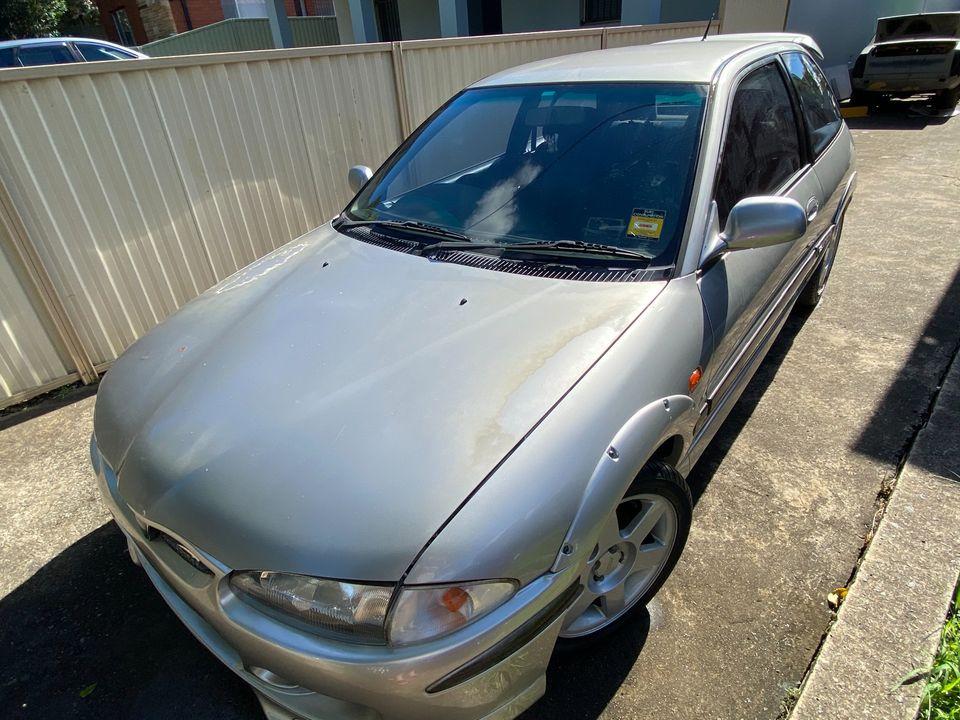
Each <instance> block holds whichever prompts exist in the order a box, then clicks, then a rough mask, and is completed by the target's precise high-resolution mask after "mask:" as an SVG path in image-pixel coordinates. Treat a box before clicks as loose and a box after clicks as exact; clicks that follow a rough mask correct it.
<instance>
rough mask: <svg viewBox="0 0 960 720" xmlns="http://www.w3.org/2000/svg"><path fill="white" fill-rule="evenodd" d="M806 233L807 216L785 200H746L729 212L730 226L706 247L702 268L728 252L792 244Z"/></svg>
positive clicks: (798, 205) (751, 198)
mask: <svg viewBox="0 0 960 720" xmlns="http://www.w3.org/2000/svg"><path fill="white" fill-rule="evenodd" d="M806 232H807V214H806V213H805V212H804V211H803V208H802V207H801V206H800V203H798V202H797V201H796V200H793V199H791V198H785V197H768V196H757V197H748V198H744V199H743V200H741V201H740V202H738V203H737V204H736V205H734V206H733V208H731V210H730V214H729V215H728V216H727V224H726V226H725V227H724V229H723V232H721V233H720V234H719V235H717V236H716V237H715V238H714V239H713V241H712V242H711V243H710V246H709V247H708V248H706V252H704V254H703V258H702V260H701V263H700V265H701V266H703V265H706V264H707V263H708V262H709V261H711V260H713V259H714V258H716V257H718V256H719V255H721V254H722V253H724V252H726V251H728V250H749V249H751V248H762V247H769V246H771V245H779V244H781V243H787V242H793V241H794V240H796V239H797V238H799V237H802V236H803V235H804V233H806Z"/></svg>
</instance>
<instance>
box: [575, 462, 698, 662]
mask: <svg viewBox="0 0 960 720" xmlns="http://www.w3.org/2000/svg"><path fill="white" fill-rule="evenodd" d="M638 492H644V493H656V494H658V495H660V496H661V497H663V498H665V499H666V500H668V501H669V502H670V504H671V505H673V508H674V510H675V511H676V514H677V534H676V539H675V540H674V545H673V548H672V550H671V552H670V555H669V556H668V558H667V561H666V563H664V565H663V567H662V568H661V569H660V574H659V576H658V577H657V578H656V580H655V581H654V582H653V584H652V585H651V586H650V587H649V588H648V589H647V591H646V592H645V593H644V594H643V595H642V596H641V597H640V598H639V599H638V600H637V601H636V603H635V604H634V605H633V607H632V608H631V609H630V610H628V611H627V612H626V613H624V614H623V615H621V616H620V617H619V618H617V619H616V620H614V621H613V622H612V623H610V624H609V625H607V626H605V627H603V628H600V629H599V630H597V631H596V632H593V633H591V634H590V635H585V636H582V637H574V638H563V637H561V638H559V640H558V641H557V649H558V650H560V651H561V652H567V651H571V650H580V649H583V648H585V647H588V646H590V645H593V644H595V643H598V642H601V641H603V640H604V639H606V638H608V637H610V636H611V635H612V634H615V633H616V632H617V631H618V630H620V629H621V628H622V627H623V626H624V625H625V624H627V623H630V622H633V621H635V620H636V618H637V616H638V615H639V614H640V613H642V612H643V610H644V608H645V607H646V606H647V603H649V602H650V600H652V599H653V596H654V595H656V594H657V592H658V591H659V590H660V587H661V586H662V585H663V583H664V582H666V580H667V578H668V577H670V573H671V572H673V568H674V567H675V566H676V564H677V560H679V559H680V555H681V553H683V547H684V545H685V544H686V542H687V536H688V535H689V534H690V523H691V520H692V518H693V496H692V495H691V493H690V487H689V486H688V485H687V482H686V480H684V479H683V476H681V475H680V473H678V472H677V471H676V470H675V469H674V468H673V466H672V465H670V464H668V463H665V462H663V461H660V460H651V461H650V462H648V463H647V464H646V465H645V466H644V467H643V469H642V470H641V471H640V473H639V474H638V475H637V478H636V479H635V480H634V481H633V482H632V483H631V484H630V487H629V488H628V489H627V492H626V493H624V497H627V496H628V495H633V494H636V493H638Z"/></svg>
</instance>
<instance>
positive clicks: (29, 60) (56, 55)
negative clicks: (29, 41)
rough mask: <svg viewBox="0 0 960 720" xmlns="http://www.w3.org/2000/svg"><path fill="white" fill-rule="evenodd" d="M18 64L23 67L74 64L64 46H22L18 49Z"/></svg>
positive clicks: (67, 49) (71, 56)
mask: <svg viewBox="0 0 960 720" xmlns="http://www.w3.org/2000/svg"><path fill="white" fill-rule="evenodd" d="M20 62H21V63H23V64H24V65H59V64H60V63H72V62H75V61H74V59H73V55H72V54H71V53H70V50H69V48H67V46H66V45H62V44H57V45H24V46H22V47H21V48H20Z"/></svg>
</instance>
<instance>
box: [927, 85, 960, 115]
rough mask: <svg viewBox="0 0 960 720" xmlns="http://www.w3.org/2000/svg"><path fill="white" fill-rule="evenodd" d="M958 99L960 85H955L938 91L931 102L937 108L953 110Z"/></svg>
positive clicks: (959, 96)
mask: <svg viewBox="0 0 960 720" xmlns="http://www.w3.org/2000/svg"><path fill="white" fill-rule="evenodd" d="M958 100H960V87H955V88H951V89H947V90H941V91H940V92H938V93H937V96H936V97H935V98H934V101H933V104H934V107H936V108H937V109H938V110H953V109H954V108H955V107H956V106H957V101H958Z"/></svg>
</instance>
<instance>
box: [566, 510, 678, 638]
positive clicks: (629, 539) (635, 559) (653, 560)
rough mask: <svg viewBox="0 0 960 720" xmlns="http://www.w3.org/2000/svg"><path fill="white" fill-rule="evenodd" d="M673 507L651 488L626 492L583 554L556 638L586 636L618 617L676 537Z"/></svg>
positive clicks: (651, 578)
mask: <svg viewBox="0 0 960 720" xmlns="http://www.w3.org/2000/svg"><path fill="white" fill-rule="evenodd" d="M677 528H678V521H677V511H676V509H675V508H674V506H673V503H671V502H670V501H669V500H668V499H667V498H665V497H663V496H662V495H657V494H652V493H637V494H633V495H627V496H626V497H624V498H623V500H621V501H620V503H619V504H618V505H617V507H616V508H614V510H613V512H611V513H610V516H609V517H608V518H607V520H606V521H605V522H604V525H603V529H602V530H601V531H600V538H599V541H598V543H597V545H596V546H595V547H594V548H593V551H592V552H591V553H590V556H589V557H588V558H587V562H586V565H585V567H584V571H583V574H582V576H581V583H582V585H583V592H582V593H581V594H580V596H579V597H578V598H577V600H576V602H575V603H574V604H573V606H572V607H571V608H570V610H568V611H567V616H566V620H565V624H564V627H563V629H562V630H561V631H560V637H564V638H579V637H585V636H587V635H592V634H593V633H596V632H598V631H600V630H602V629H603V628H605V627H607V626H608V625H610V624H611V623H613V622H614V621H616V620H617V619H618V618H620V617H621V616H623V615H624V614H625V613H626V612H627V611H628V610H630V609H631V608H632V607H633V606H634V605H636V604H637V602H638V601H639V600H640V599H641V598H642V597H643V596H644V595H645V594H646V592H647V590H649V589H650V588H651V586H653V584H654V583H655V582H656V581H657V578H658V577H659V576H660V574H661V572H662V571H663V569H664V566H665V565H666V564H667V561H668V560H669V558H670V555H671V553H672V552H673V548H674V545H675V543H676V541H677Z"/></svg>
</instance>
